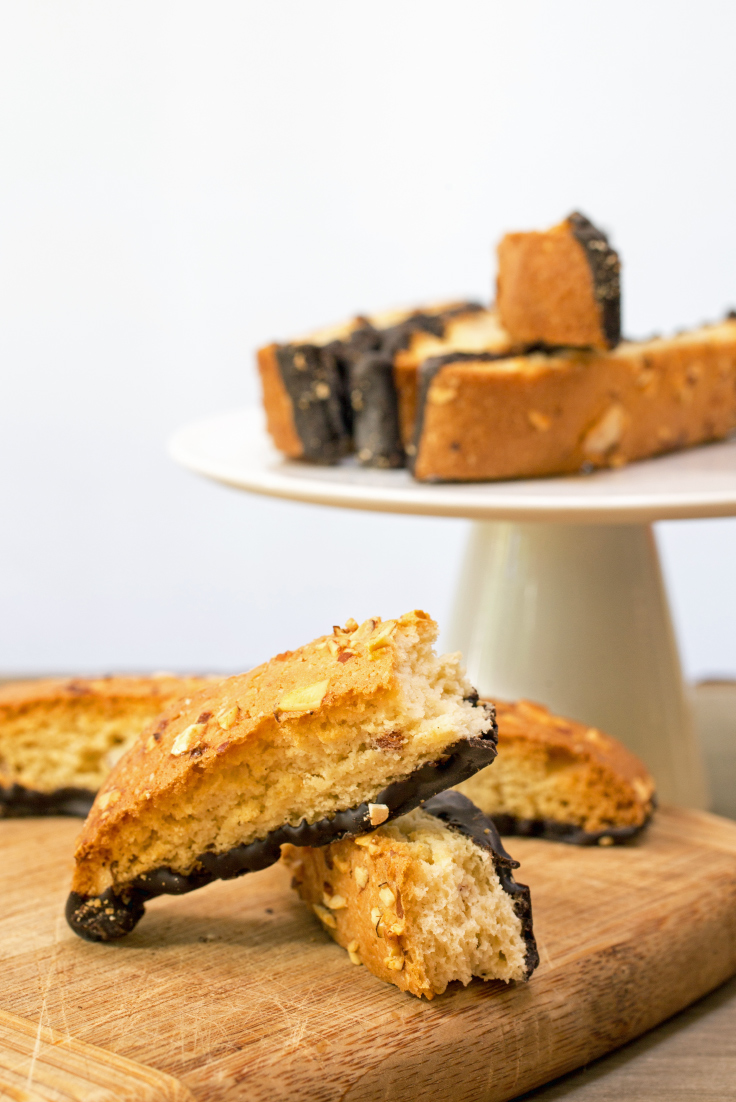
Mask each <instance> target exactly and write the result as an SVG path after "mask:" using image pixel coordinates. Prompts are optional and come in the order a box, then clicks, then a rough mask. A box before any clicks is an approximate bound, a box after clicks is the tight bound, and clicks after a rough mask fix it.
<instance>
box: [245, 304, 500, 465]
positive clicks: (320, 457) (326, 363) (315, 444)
mask: <svg viewBox="0 0 736 1102" xmlns="http://www.w3.org/2000/svg"><path fill="white" fill-rule="evenodd" d="M480 309H481V307H480V306H479V305H477V304H474V303H469V302H458V301H443V302H434V303H430V304H428V305H425V306H417V307H413V308H400V309H393V310H386V311H383V312H382V313H376V314H370V315H365V316H356V317H354V318H351V319H350V320H348V321H344V322H339V323H337V324H335V325H330V326H325V327H323V328H321V329H317V330H313V331H312V332H310V333H306V334H304V335H303V336H301V337H295V338H293V339H292V340H290V341H287V342H283V343H278V342H274V343H271V344H269V345H266V346H264V347H262V348H259V349H258V351H257V353H256V360H257V364H258V370H259V375H260V379H261V388H262V395H263V406H264V409H265V413H266V425H267V428H268V431H269V433H270V435H271V438H272V440H273V442H274V444H275V446H276V448H277V449H278V450H279V451H281V452H283V453H284V454H285V455H287V456H288V457H289V458H292V459H307V460H309V461H311V462H314V463H322V464H334V463H337V462H338V461H339V460H340V459H342V458H343V457H344V456H346V455H348V454H349V453H350V452H351V451H352V450H353V439H352V431H353V421H354V420H355V419H356V418H357V420H360V409H359V408H354V404H353V403H352V402H351V397H352V395H351V393H350V391H351V380H350V374H351V373H350V367H351V365H352V364H354V363H355V361H356V360H357V359H358V358H360V357H361V356H362V355H364V354H367V353H373V354H375V353H378V352H385V353H387V354H388V355H389V356H393V354H394V351H395V350H396V348H398V347H402V346H403V345H404V344H406V343H408V342H410V340H411V338H412V334H413V332H414V330H417V331H425V330H427V329H429V330H430V331H433V332H435V333H437V334H440V333H441V332H442V331H443V329H444V327H445V325H446V324H447V323H449V322H450V320H451V319H453V318H455V317H457V316H465V315H468V314H472V313H473V312H474V311H478V310H480ZM395 402H396V398H395V394H392V403H393V405H394V406H395ZM393 435H394V436H395V437H396V442H398V432H395V433H394V434H393ZM360 450H362V451H365V449H360ZM384 450H387V451H388V453H390V454H391V456H392V458H391V462H390V463H389V464H386V463H385V462H384V460H385V456H384V455H383V451H384ZM393 451H395V447H394V442H393V441H389V442H388V444H387V446H386V447H385V448H384V447H381V448H380V449H379V452H378V454H376V455H375V456H374V453H373V451H372V450H371V454H370V456H366V455H364V456H363V458H362V459H360V461H361V462H363V463H364V464H365V465H369V466H372V465H378V466H383V465H391V466H395V465H396V462H397V460H396V456H395V455H393ZM359 458H360V457H359ZM374 459H375V462H374Z"/></svg>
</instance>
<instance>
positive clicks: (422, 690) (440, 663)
mask: <svg viewBox="0 0 736 1102" xmlns="http://www.w3.org/2000/svg"><path fill="white" fill-rule="evenodd" d="M367 624H369V625H370V626H371V628H372V627H373V622H372V621H367ZM379 626H380V625H379ZM363 627H365V625H363V626H362V628H363ZM362 628H361V629H359V632H360V631H361V630H362ZM434 634H435V631H434V630H433V631H431V632H429V631H426V630H422V631H418V630H417V629H416V627H415V626H413V625H412V624H406V625H402V624H401V623H399V624H398V625H397V628H396V630H395V631H394V635H393V642H392V645H393V646H394V647H395V648H396V664H395V668H394V676H393V677H392V678H391V682H390V685H389V687H388V688H386V689H384V690H382V691H381V692H380V693H379V694H377V695H376V696H374V697H369V698H365V697H362V696H361V695H360V693H355V694H354V695H353V696H352V698H351V697H348V699H347V701H346V702H344V703H342V704H340V705H336V706H334V707H332V708H330V709H329V710H328V711H326V712H321V711H320V710H319V708H318V709H317V710H316V711H315V712H314V713H310V714H307V715H303V716H296V717H294V718H288V717H287V716H284V717H282V718H281V721H280V723H279V724H278V725H271V726H270V727H268V728H267V730H266V732H265V733H260V734H256V735H255V736H254V737H253V738H249V739H247V740H245V741H243V742H242V743H238V742H237V741H236V742H235V743H234V744H233V745H231V746H230V747H228V748H227V749H226V750H225V751H224V752H223V753H222V754H218V760H217V762H216V764H215V765H214V766H213V767H211V768H208V769H206V770H204V771H203V772H201V773H198V774H196V773H195V774H194V775H192V776H190V777H189V778H188V781H187V786H186V789H185V790H184V791H181V790H178V791H177V790H167V791H163V792H158V793H156V792H155V781H156V777H155V775H154V774H152V775H151V777H150V784H151V793H152V798H151V800H150V807H149V808H147V809H146V810H145V812H144V813H143V814H141V815H140V816H137V817H135V818H131V819H128V820H127V821H126V823H125V828H124V830H121V831H120V832H119V833H118V834H117V836H115V837H114V838H113V839H112V846H111V847H110V849H109V850H108V853H107V858H106V860H105V861H104V864H103V865H102V866H101V867H98V868H96V869H95V870H94V883H90V884H89V885H87V886H86V887H85V888H84V890H85V891H86V892H87V893H89V894H92V893H93V892H94V893H95V894H97V893H99V892H101V891H103V890H104V889H105V888H107V887H109V886H110V885H111V884H121V883H125V882H127V881H130V880H132V879H134V878H135V877H137V876H139V875H140V874H141V873H143V872H146V871H148V870H150V869H155V868H160V867H162V866H163V867H168V868H171V869H174V870H175V871H177V872H180V873H184V874H188V873H189V872H191V870H192V869H193V868H194V866H195V864H196V862H197V858H198V857H199V856H200V854H203V853H204V852H207V851H209V852H213V853H224V852H227V851H228V850H230V849H232V848H234V847H235V846H239V845H247V844H248V843H250V842H252V841H255V840H256V839H262V838H265V837H266V835H267V834H269V832H270V831H272V830H275V829H276V828H278V827H281V826H283V825H284V824H286V823H290V824H292V825H297V824H298V823H299V822H301V821H302V820H304V819H305V820H306V821H307V822H310V823H312V822H317V821H318V820H320V819H322V818H325V817H328V816H331V815H332V814H334V813H335V812H336V811H338V810H344V809H347V808H351V807H356V806H357V805H359V804H361V803H363V802H365V801H371V800H372V799H373V798H374V797H375V796H376V795H377V794H378V793H379V792H380V791H381V790H382V789H383V788H384V787H385V786H386V785H388V784H390V783H392V782H393V781H396V780H399V779H401V778H403V777H406V776H408V775H409V774H410V773H412V772H413V771H414V770H415V769H417V768H419V767H421V766H422V765H424V764H426V763H427V762H432V761H435V760H437V759H439V758H441V757H442V755H443V753H444V751H445V750H446V749H447V748H448V747H449V746H450V745H452V744H453V743H455V742H457V741H458V740H460V739H463V738H474V737H478V736H480V735H482V734H484V733H485V732H486V731H487V730H488V729H489V727H490V721H489V718H488V715H487V713H486V712H485V710H484V709H483V708H476V707H474V706H473V704H472V703H470V702H469V701H468V700H465V699H464V697H467V696H469V695H470V694H471V692H472V689H471V686H470V684H469V682H468V681H467V678H466V677H465V675H464V673H463V671H462V670H461V668H460V664H459V658H460V656H459V655H446V656H444V657H441V658H438V657H437V656H436V655H435V654H434V653H433V650H432V642H433V639H434ZM352 638H353V639H354V640H355V639H357V638H358V633H356V635H355V636H353V637H352ZM355 645H358V644H357V642H356V643H355ZM226 685H227V683H225V685H224V686H223V689H225V686H226ZM106 796H107V794H106V793H103V796H102V797H101V799H105V798H106ZM90 873H92V869H90ZM79 883H80V888H77V889H76V890H81V881H80V882H79Z"/></svg>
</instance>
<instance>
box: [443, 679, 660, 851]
mask: <svg viewBox="0 0 736 1102" xmlns="http://www.w3.org/2000/svg"><path fill="white" fill-rule="evenodd" d="M493 703H494V705H495V708H496V717H497V722H498V758H497V760H496V761H495V762H494V764H493V766H492V768H493V770H494V771H495V772H494V773H491V772H490V770H489V769H484V770H481V772H480V773H477V774H476V775H475V776H474V777H471V778H470V780H468V781H464V782H463V783H462V784H460V785H458V786H457V787H458V789H459V790H460V791H461V792H463V793H464V795H466V796H467V797H468V798H469V799H471V800H473V801H474V802H475V803H476V804H478V806H479V807H480V808H481V810H482V811H484V812H485V813H486V814H487V815H490V816H491V817H492V818H493V817H495V816H498V815H503V814H510V815H512V816H516V817H521V818H524V817H525V816H524V815H521V816H520V815H519V810H518V807H520V806H522V805H523V803H524V802H526V801H525V794H524V792H523V791H522V789H523V785H524V784H525V783H527V774H526V771H525V769H524V763H525V762H527V763H528V765H529V766H530V772H529V774H528V783H529V785H530V792H529V796H530V797H531V798H532V799H534V798H537V797H535V796H534V794H533V793H532V792H531V785H533V784H537V783H538V782H539V779H540V775H542V774H544V773H546V774H547V778H548V779H552V781H553V783H554V786H555V788H554V792H553V799H554V801H555V802H556V803H557V807H556V809H555V813H554V814H552V813H551V810H550V806H549V805H548V804H546V805H545V807H546V811H545V813H544V815H542V814H540V815H539V818H540V819H541V818H549V819H556V820H558V821H559V822H560V823H569V824H571V825H574V826H576V827H580V828H582V829H583V830H585V831H587V832H590V833H595V832H600V831H604V830H605V829H606V828H608V827H611V828H626V827H639V826H642V825H643V824H644V823H645V822H646V821H647V820H648V819H649V817H650V816H651V814H652V811H653V809H654V803H655V784H654V780H653V778H652V777H651V775H650V773H649V771H648V770H647V768H646V766H645V765H644V763H643V762H642V761H641V760H640V759H639V758H638V757H637V756H636V755H635V754H633V753H632V752H631V751H630V750H628V749H627V748H626V747H625V746H624V745H623V744H622V743H620V742H619V741H618V740H617V739H615V738H613V737H612V736H611V735H607V734H605V733H604V732H603V731H600V730H598V728H596V727H591V726H589V725H588V724H584V723H578V722H576V721H575V720H572V719H566V718H564V717H562V716H556V715H554V714H553V713H552V712H550V711H549V709H548V708H545V707H544V705H542V704H535V703H533V702H532V701H528V700H519V701H517V702H515V703H513V704H512V703H506V702H504V701H493ZM512 759H513V761H512ZM509 793H511V796H509ZM548 796H549V793H548ZM509 799H511V800H520V803H519V804H518V805H517V804H515V805H514V806H513V807H511V806H510V804H509V803H508V802H506V801H507V800H509ZM499 801H500V802H499ZM534 817H535V816H531V815H530V816H528V818H534Z"/></svg>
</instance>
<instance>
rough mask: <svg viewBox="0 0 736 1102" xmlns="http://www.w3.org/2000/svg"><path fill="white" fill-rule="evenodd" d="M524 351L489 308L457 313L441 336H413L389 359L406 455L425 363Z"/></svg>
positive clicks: (411, 440) (410, 446) (410, 448)
mask: <svg viewBox="0 0 736 1102" xmlns="http://www.w3.org/2000/svg"><path fill="white" fill-rule="evenodd" d="M524 350H525V346H521V347H520V346H519V345H517V344H515V343H514V342H513V341H512V340H511V337H510V336H509V334H508V333H507V332H506V330H505V329H504V328H503V326H502V325H501V322H500V320H499V316H498V311H497V310H495V309H493V308H491V309H490V310H472V311H464V312H459V313H458V314H456V315H455V316H454V317H452V318H450V319H448V321H447V323H446V325H445V327H444V331H443V333H442V335H441V336H435V335H434V334H431V333H419V332H416V333H413V334H412V336H411V339H410V340H409V341H408V342H407V345H406V347H405V348H403V349H399V351H398V352H397V353H396V354H395V356H394V358H393V379H394V385H395V388H396V393H397V403H398V413H399V425H400V429H401V442H402V444H403V446H404V449H405V451H406V453H407V455H409V456H411V455H413V450H414V424H415V421H416V409H417V390H418V384H419V369H420V368H421V366H422V364H423V363H424V362H425V361H426V360H433V361H437V360H438V358H439V359H442V360H443V361H444V360H447V361H448V362H449V361H450V360H453V361H454V360H460V359H463V358H467V357H472V356H473V355H477V354H478V353H483V355H484V356H485V355H488V356H490V357H493V358H494V359H497V358H501V357H505V356H509V355H511V354H513V353H517V352H523V351H524Z"/></svg>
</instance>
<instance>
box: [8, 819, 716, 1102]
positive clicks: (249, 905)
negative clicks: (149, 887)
mask: <svg viewBox="0 0 736 1102" xmlns="http://www.w3.org/2000/svg"><path fill="white" fill-rule="evenodd" d="M77 830H78V824H77V823H75V822H73V821H69V820H59V819H56V820H46V821H42V820H35V821H25V822H23V821H15V822H10V821H8V822H1V823H0V846H1V847H2V855H3V861H2V869H1V870H0V882H1V883H2V888H1V889H0V890H1V892H2V895H1V898H2V909H1V913H0V945H1V946H2V956H3V967H2V969H0V1006H1V1007H2V1009H4V1010H6V1011H8V1012H10V1013H13V1014H17V1015H20V1016H21V1017H23V1018H25V1019H28V1020H29V1021H30V1022H32V1023H34V1024H39V1023H40V1024H41V1025H42V1026H43V1027H50V1028H53V1029H54V1030H56V1031H57V1032H58V1033H59V1034H60V1035H62V1036H63V1037H71V1038H74V1039H75V1040H77V1041H83V1042H86V1043H88V1044H92V1045H95V1046H99V1047H100V1048H103V1049H105V1050H107V1051H109V1052H111V1053H115V1054H117V1055H120V1056H124V1057H126V1058H128V1059H130V1060H133V1061H136V1062H139V1063H141V1064H145V1065H150V1067H152V1068H155V1069H157V1070H160V1071H162V1072H164V1073H166V1074H168V1075H171V1076H174V1077H175V1078H176V1079H178V1080H180V1082H181V1083H182V1084H184V1085H185V1086H186V1087H187V1088H188V1089H189V1090H190V1091H191V1093H192V1095H193V1096H194V1098H195V1099H197V1100H198V1102H210V1100H212V1102H215V1100H225V1099H227V1100H235V1099H248V1100H251V1099H253V1100H257V1102H258V1100H261V1099H263V1100H265V1099H269V1100H270V1102H272V1100H273V1099H297V1098H298V1099H304V1098H308V1099H310V1102H332V1100H335V1102H337V1100H338V1099H339V1100H340V1102H358V1100H360V1102H363V1100H366V1102H373V1100H375V1102H378V1100H383V1099H387V1098H391V1099H392V1100H396V1102H401V1100H403V1099H416V1098H422V1097H425V1096H426V1097H431V1098H432V1099H433V1102H435V1100H437V1102H441V1100H443V1099H447V1100H448V1102H449V1100H452V1102H466V1100H467V1102H471V1100H472V1102H481V1100H483V1102H501V1100H505V1099H509V1098H513V1097H515V1096H517V1095H519V1094H521V1093H523V1092H524V1091H528V1090H530V1089H532V1088H533V1087H536V1086H538V1085H540V1084H542V1083H545V1082H548V1081H549V1080H551V1079H553V1078H555V1077H557V1076H560V1075H562V1074H563V1073H565V1072H567V1071H570V1070H571V1069H573V1068H576V1067H580V1066H581V1065H583V1064H585V1063H587V1062H589V1061H591V1060H593V1059H595V1058H596V1057H598V1056H600V1055H602V1054H603V1053H605V1052H608V1051H610V1050H611V1049H613V1048H615V1047H617V1046H619V1045H622V1044H623V1043H625V1042H626V1041H628V1040H630V1039H631V1038H633V1037H636V1036H638V1035H639V1034H641V1033H643V1032H644V1031H645V1030H647V1029H650V1028H651V1027H652V1026H654V1025H656V1024H657V1023H658V1022H660V1021H662V1020H664V1019H665V1018H667V1017H669V1016H670V1015H672V1014H674V1013H675V1012H676V1011H678V1010H680V1009H681V1008H682V1007H684V1006H686V1005H688V1004H689V1003H690V1002H692V1001H693V1000H695V999H697V998H699V997H700V996H701V995H703V994H705V993H706V992H708V991H710V990H712V989H713V988H714V987H716V986H717V985H718V984H719V983H721V982H723V981H724V980H726V979H727V978H728V977H729V976H731V975H733V974H734V973H736V823H732V822H729V821H726V820H722V819H718V818H716V817H715V816H711V815H708V814H706V813H703V812H692V811H684V810H675V809H664V810H662V811H661V812H660V813H659V814H658V816H657V819H656V821H655V823H654V824H653V826H652V827H651V828H650V830H649V831H648V833H647V834H646V835H645V836H644V837H643V838H642V839H641V840H640V841H639V842H638V843H636V844H633V845H629V846H625V847H609V848H595V849H576V848H574V847H571V846H564V845H562V844H559V843H550V842H542V841H538V840H533V839H512V840H510V842H509V847H510V849H511V851H512V853H514V855H515V856H516V857H517V858H518V859H519V860H520V861H521V862H522V868H521V870H520V872H519V879H520V880H522V881H524V882H527V883H529V884H530V885H531V888H532V898H533V904H534V915H535V928H536V933H537V938H538V941H539V947H540V954H541V959H542V963H541V966H540V968H539V970H538V972H537V973H536V974H535V975H534V977H533V978H532V980H531V982H530V983H529V984H528V985H519V986H511V987H506V986H505V985H503V984H500V983H485V984H484V983H481V982H479V981H476V982H474V983H472V984H471V985H470V986H469V987H468V988H462V987H456V988H454V989H453V990H450V991H448V992H447V993H446V994H445V995H443V996H440V997H438V998H437V999H435V1000H434V1002H432V1003H427V1002H420V1001H419V1000H416V999H414V998H412V997H410V996H408V995H404V994H402V993H401V992H399V991H398V990H396V989H395V988H393V987H389V986H387V985H385V984H383V983H381V982H380V981H378V980H377V979H375V978H374V977H373V976H371V975H370V974H369V973H367V972H366V971H365V969H363V968H358V967H355V966H354V965H351V964H350V963H349V962H348V959H347V955H346V954H345V953H344V952H343V950H341V949H340V948H339V947H338V946H336V945H335V944H334V943H332V942H331V941H329V940H328V939H327V937H326V935H325V934H324V932H323V931H322V929H321V928H320V926H319V923H318V922H317V920H316V919H314V918H313V917H312V916H311V915H310V914H309V913H308V912H307V911H306V910H304V909H303V908H302V906H301V904H300V903H299V901H298V900H297V898H296V896H295V895H294V894H293V893H292V892H291V891H290V890H289V888H288V873H287V872H286V870H285V869H283V868H281V867H276V868H273V869H268V870H265V871H264V872H261V873H258V874H251V875H250V876H247V877H244V878H243V879H242V880H237V881H231V882H229V883H216V884H212V885H210V886H209V887H207V888H204V889H202V890H201V891H198V892H194V893H192V894H191V895H188V896H184V897H180V898H167V899H160V900H156V901H154V903H152V904H151V905H150V906H149V908H148V913H147V914H146V916H145V918H144V919H143V921H142V922H141V924H140V926H139V927H138V928H137V929H136V930H135V931H134V933H133V934H131V935H130V936H129V937H128V938H126V939H125V940H124V941H123V942H121V943H119V944H116V945H92V944H88V943H86V942H82V941H80V940H79V939H77V938H76V937H75V936H74V935H73V934H72V933H71V931H69V930H68V928H67V926H66V923H65V921H64V918H63V905H64V900H65V897H66V891H67V887H68V881H69V876H70V869H71V852H72V846H73V840H74V836H75V834H76V832H77Z"/></svg>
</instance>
